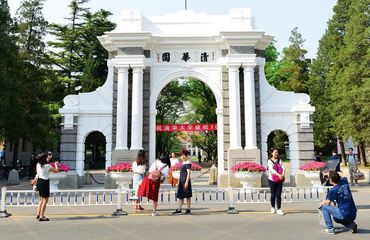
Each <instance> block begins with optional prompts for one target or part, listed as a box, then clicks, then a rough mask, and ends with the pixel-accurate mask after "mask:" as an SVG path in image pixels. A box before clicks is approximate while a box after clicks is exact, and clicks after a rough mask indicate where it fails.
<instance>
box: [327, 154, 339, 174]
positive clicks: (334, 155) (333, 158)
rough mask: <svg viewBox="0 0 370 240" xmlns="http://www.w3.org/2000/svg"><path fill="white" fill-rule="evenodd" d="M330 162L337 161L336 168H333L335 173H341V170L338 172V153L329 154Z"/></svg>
mask: <svg viewBox="0 0 370 240" xmlns="http://www.w3.org/2000/svg"><path fill="white" fill-rule="evenodd" d="M330 160H333V161H337V162H338V163H337V165H336V167H335V171H337V172H341V170H340V157H339V155H338V153H337V151H336V150H333V151H332V152H331V157H330Z"/></svg>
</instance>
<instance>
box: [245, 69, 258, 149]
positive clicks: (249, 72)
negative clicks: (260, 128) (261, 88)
mask: <svg viewBox="0 0 370 240" xmlns="http://www.w3.org/2000/svg"><path fill="white" fill-rule="evenodd" d="M244 118H245V149H257V137H256V99H255V89H254V65H248V66H244Z"/></svg>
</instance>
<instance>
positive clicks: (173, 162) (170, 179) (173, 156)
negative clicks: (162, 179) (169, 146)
mask: <svg viewBox="0 0 370 240" xmlns="http://www.w3.org/2000/svg"><path fill="white" fill-rule="evenodd" d="M178 163H179V159H178V158H177V157H176V153H174V152H173V153H171V158H170V164H171V165H170V167H173V166H175V165H176V164H178ZM178 182H179V180H178V179H176V178H173V177H172V170H171V168H170V170H169V172H168V183H169V184H171V185H172V187H174V186H176V185H177V183H178Z"/></svg>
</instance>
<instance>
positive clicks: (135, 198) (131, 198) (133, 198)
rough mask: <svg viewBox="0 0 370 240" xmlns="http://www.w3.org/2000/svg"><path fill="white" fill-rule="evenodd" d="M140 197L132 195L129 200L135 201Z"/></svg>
mask: <svg viewBox="0 0 370 240" xmlns="http://www.w3.org/2000/svg"><path fill="white" fill-rule="evenodd" d="M138 199H139V198H138V197H136V196H132V197H130V198H129V199H128V200H130V201H135V200H138Z"/></svg>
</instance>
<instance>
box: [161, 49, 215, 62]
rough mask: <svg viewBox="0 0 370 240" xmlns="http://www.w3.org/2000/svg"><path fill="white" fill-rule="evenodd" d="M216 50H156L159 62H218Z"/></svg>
mask: <svg viewBox="0 0 370 240" xmlns="http://www.w3.org/2000/svg"><path fill="white" fill-rule="evenodd" d="M216 55H217V54H216V51H176V52H170V51H164V52H156V62H157V63H180V62H182V63H187V62H204V63H207V62H216Z"/></svg>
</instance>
